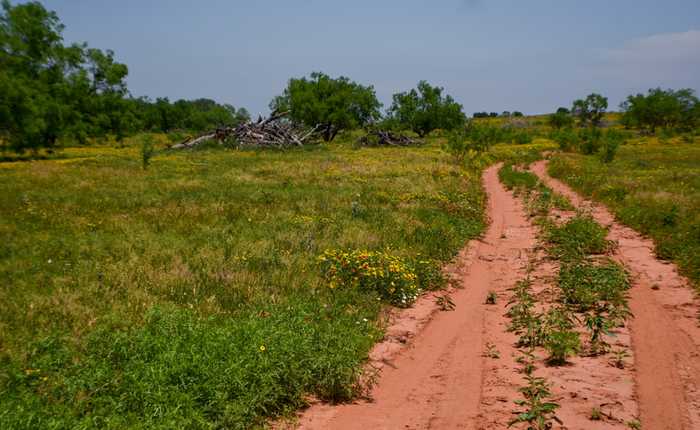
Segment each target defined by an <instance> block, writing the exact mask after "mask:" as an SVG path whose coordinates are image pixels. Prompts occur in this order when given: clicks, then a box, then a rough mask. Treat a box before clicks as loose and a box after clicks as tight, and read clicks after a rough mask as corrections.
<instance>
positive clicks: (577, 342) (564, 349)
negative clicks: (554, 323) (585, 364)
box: [544, 330, 581, 365]
mask: <svg viewBox="0 0 700 430" xmlns="http://www.w3.org/2000/svg"><path fill="white" fill-rule="evenodd" d="M544 346H545V348H546V349H547V351H548V352H549V358H548V359H547V362H548V363H549V364H552V365H562V364H565V363H566V361H567V359H568V358H569V357H571V356H572V355H576V354H577V353H578V352H579V350H580V349H581V339H580V338H579V334H578V333H577V332H575V331H572V330H558V331H553V332H551V333H549V335H548V336H547V339H546V340H545V342H544Z"/></svg>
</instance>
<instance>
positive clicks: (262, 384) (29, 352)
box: [0, 140, 551, 428]
mask: <svg viewBox="0 0 700 430" xmlns="http://www.w3.org/2000/svg"><path fill="white" fill-rule="evenodd" d="M441 144H442V142H441V141H440V140H433V141H431V142H429V143H428V144H427V145H425V146H422V147H417V148H364V149H354V148H353V147H352V145H351V144H350V142H340V143H339V144H334V145H329V146H320V147H314V148H308V149H299V150H291V151H285V152H280V151H254V150H244V151H222V150H216V149H209V150H202V151H195V152H172V153H170V152H160V153H158V154H157V155H156V156H155V157H154V158H153V159H152V160H151V163H150V167H149V168H148V170H143V169H142V168H141V162H140V159H139V157H140V154H139V151H138V148H137V146H138V145H137V144H136V143H132V144H128V143H127V145H126V146H125V147H124V148H113V147H108V146H105V147H92V148H68V149H66V150H65V151H64V154H63V155H62V156H61V157H60V158H59V159H56V160H46V161H37V162H17V163H13V164H12V165H11V166H10V167H5V168H3V169H2V170H0V175H2V181H0V188H1V190H0V193H1V195H2V196H4V197H3V199H2V200H0V235H1V236H2V237H3V241H2V243H1V244H0V277H2V279H3V280H5V282H4V283H3V284H2V286H1V287H0V303H1V304H2V306H1V307H2V311H0V427H3V428H76V427H80V428H125V427H149V428H172V427H188V428H210V427H226V428H249V427H251V426H256V425H260V424H261V423H262V422H263V421H264V419H265V418H266V417H269V416H274V415H278V414H284V413H286V412H287V411H290V410H293V409H295V408H298V407H299V406H301V405H302V404H303V403H304V399H305V396H306V395H308V394H314V395H316V396H318V397H321V398H324V399H328V400H345V399H348V398H350V397H352V396H354V395H356V394H357V393H358V391H360V390H361V389H362V387H361V386H360V385H359V384H358V373H359V370H360V369H361V366H362V364H363V362H364V360H365V358H366V355H367V352H368V350H369V348H371V346H372V345H373V344H374V343H375V342H376V341H377V340H378V339H379V338H380V337H381V322H380V320H379V315H380V311H381V308H382V306H383V304H382V303H383V302H382V301H380V299H381V298H382V297H384V298H386V294H384V293H387V291H389V290H390V289H391V286H390V285H389V284H388V283H387V284H386V285H385V284H382V283H379V287H378V288H377V287H376V285H377V284H376V283H370V282H364V283H359V284H354V283H353V281H352V279H353V276H350V278H349V279H350V281H349V283H350V284H352V285H355V286H356V288H350V287H348V285H339V286H338V285H334V283H333V282H329V279H332V277H329V274H328V272H326V273H322V272H321V270H322V269H323V265H322V264H320V262H319V256H321V255H324V252H325V251H327V250H329V251H331V254H329V255H343V254H342V253H343V252H346V251H348V252H349V251H358V252H359V254H353V255H364V254H363V253H364V252H365V251H367V252H373V253H374V254H372V255H382V256H387V257H386V258H384V257H381V258H380V259H378V260H377V261H378V263H377V264H379V267H373V268H372V269H373V270H375V271H376V270H380V269H381V270H387V271H391V270H392V265H391V263H392V262H394V261H399V262H400V263H401V266H400V267H402V268H404V267H405V268H408V269H407V270H409V271H410V274H412V275H415V276H416V278H418V279H419V280H418V281H416V282H419V283H420V286H421V288H428V287H429V286H430V285H431V282H432V281H433V280H435V271H436V268H438V267H439V266H440V265H441V264H442V263H444V262H446V261H447V260H449V259H450V258H451V257H452V256H453V255H454V254H455V253H456V252H457V251H458V250H459V249H460V248H461V247H462V246H463V245H464V243H465V242H466V241H467V240H469V239H471V238H473V237H475V236H477V235H479V234H480V233H481V231H482V229H483V226H484V219H483V203H484V195H483V191H482V189H481V184H480V177H479V171H478V170H477V171H471V172H470V171H466V170H463V169H460V168H458V167H456V166H455V165H454V164H452V163H451V162H450V160H449V158H448V156H447V155H446V154H445V153H444V152H443V151H442V150H441V148H440V146H441ZM548 145H551V144H542V143H540V144H539V145H533V146H527V147H526V146H519V147H508V146H499V147H497V148H495V149H494V152H493V154H492V155H491V157H493V158H505V157H515V156H519V155H520V154H523V153H526V152H532V151H536V150H541V149H546V148H547V147H548ZM377 253H379V254H377ZM343 261H344V260H342V259H340V260H338V261H337V262H338V263H339V264H341V265H342V263H343ZM358 269H359V267H358ZM372 273H375V272H372ZM387 273H388V272H387ZM345 275H347V273H345ZM406 276H407V277H406V278H401V279H404V280H406V279H408V278H410V276H408V275H406ZM344 279H345V280H346V281H347V280H348V278H347V277H346V278H344ZM436 282H437V281H436ZM365 285H371V286H372V288H363V287H362V286H365ZM382 288H385V290H382Z"/></svg>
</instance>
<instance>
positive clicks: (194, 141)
mask: <svg viewBox="0 0 700 430" xmlns="http://www.w3.org/2000/svg"><path fill="white" fill-rule="evenodd" d="M286 115H287V112H273V113H272V114H271V115H270V116H269V117H268V118H263V117H258V120H257V121H255V122H253V121H246V122H244V123H242V124H239V125H238V126H236V127H220V128H217V129H216V130H214V131H211V132H208V133H205V134H202V135H200V136H197V137H195V138H188V139H187V140H185V141H183V142H180V143H178V144H176V145H173V146H172V148H173V149H182V148H192V147H194V146H196V145H199V144H200V143H202V142H206V141H208V140H216V141H218V142H219V144H222V145H223V144H224V143H225V142H226V141H227V140H231V139H233V140H235V142H237V144H239V145H244V146H262V147H277V148H285V147H289V146H303V145H305V144H306V143H308V142H309V141H310V140H311V139H312V138H313V135H314V133H315V132H316V130H317V128H318V127H315V128H313V129H312V130H310V131H305V130H301V129H299V128H298V127H295V126H294V125H293V124H292V123H291V122H289V121H283V118H284V117H285V116H286Z"/></svg>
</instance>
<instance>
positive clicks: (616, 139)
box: [598, 130, 624, 163]
mask: <svg viewBox="0 0 700 430" xmlns="http://www.w3.org/2000/svg"><path fill="white" fill-rule="evenodd" d="M623 142H624V136H623V135H622V134H621V133H619V132H617V131H615V130H609V131H608V132H607V133H605V136H604V138H603V143H602V145H601V147H600V152H599V154H598V155H599V156H600V160H601V161H602V162H603V163H610V162H612V161H613V159H614V158H615V154H616V153H617V150H618V148H619V147H620V145H622V143H623Z"/></svg>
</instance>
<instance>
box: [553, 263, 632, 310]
mask: <svg viewBox="0 0 700 430" xmlns="http://www.w3.org/2000/svg"><path fill="white" fill-rule="evenodd" d="M559 288H561V293H562V298H561V299H562V302H564V304H566V305H572V306H574V307H575V308H576V309H577V310H578V311H579V312H586V311H588V310H590V309H593V308H594V307H595V306H597V305H598V303H599V302H605V303H609V304H610V305H612V306H614V307H617V308H621V309H623V308H626V307H627V290H628V289H629V280H628V279H627V274H626V273H625V271H624V269H623V268H622V267H620V265H618V264H616V263H614V262H613V261H607V262H605V263H602V264H599V263H594V262H592V261H589V260H580V261H576V262H573V263H569V264H564V265H563V266H562V267H561V270H560V271H559Z"/></svg>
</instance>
